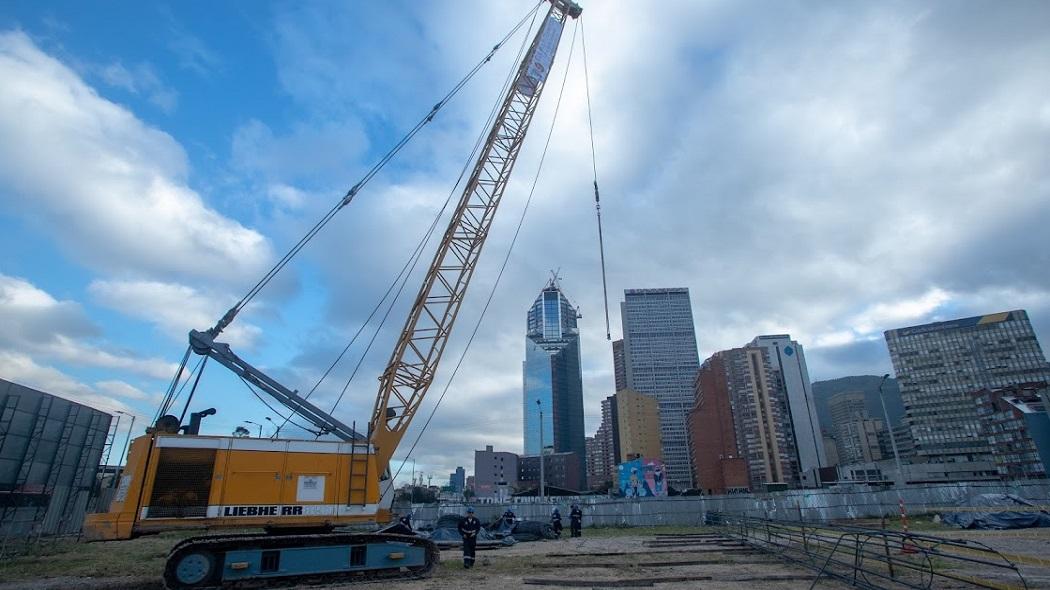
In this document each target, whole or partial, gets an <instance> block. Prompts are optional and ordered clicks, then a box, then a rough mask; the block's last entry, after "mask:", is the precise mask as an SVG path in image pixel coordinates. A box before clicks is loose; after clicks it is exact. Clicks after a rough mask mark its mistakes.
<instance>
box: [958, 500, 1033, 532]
mask: <svg viewBox="0 0 1050 590" xmlns="http://www.w3.org/2000/svg"><path fill="white" fill-rule="evenodd" d="M959 505H960V506H962V507H967V508H975V509H976V510H967V511H961V512H949V513H947V514H945V515H944V516H943V517H942V520H943V521H944V523H945V524H948V525H952V526H957V527H959V528H963V529H996V530H1002V529H1026V528H1035V527H1050V514H1048V513H1047V512H1046V511H1045V510H1038V509H1037V508H1038V507H1037V506H1036V505H1035V504H1033V503H1032V502H1029V501H1028V500H1025V499H1024V498H1021V497H1018V496H1014V495H1013V494H978V495H976V496H973V497H971V498H968V499H967V500H965V501H963V502H961V503H960V504H959ZM979 508H998V510H979ZM1003 508H1023V509H1027V510H1002V509H1003Z"/></svg>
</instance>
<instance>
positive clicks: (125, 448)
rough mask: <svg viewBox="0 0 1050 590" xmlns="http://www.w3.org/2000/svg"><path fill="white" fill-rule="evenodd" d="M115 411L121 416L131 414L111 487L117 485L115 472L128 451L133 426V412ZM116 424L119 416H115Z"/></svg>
mask: <svg viewBox="0 0 1050 590" xmlns="http://www.w3.org/2000/svg"><path fill="white" fill-rule="evenodd" d="M116 413H117V414H121V415H122V416H131V426H128V436H127V438H125V439H124V448H123V449H122V450H121V451H120V459H117V471H114V475H113V485H112V486H111V487H117V477H116V474H117V473H118V472H119V471H120V464H121V463H123V462H124V455H125V454H126V453H127V452H128V446H130V445H131V431H132V430H134V428H135V414H128V413H126V412H121V411H120V410H117V411H116ZM117 425H118V426H119V425H120V417H119V416H118V417H117ZM116 438H117V433H116V432H114V433H113V439H114V441H115V440H116Z"/></svg>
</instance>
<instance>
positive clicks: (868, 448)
mask: <svg viewBox="0 0 1050 590" xmlns="http://www.w3.org/2000/svg"><path fill="white" fill-rule="evenodd" d="M828 410H829V411H830V412H831V428H832V432H834V433H835V443H836V454H837V455H838V458H839V461H838V462H839V463H841V464H842V465H852V464H854V463H866V462H869V461H879V460H881V459H884V458H885V457H883V453H882V447H881V445H880V442H879V441H880V439H882V438H884V437H885V435H884V434H883V432H884V431H885V430H886V428H885V426H884V425H883V423H882V420H880V419H878V418H872V417H870V416H869V415H868V408H867V405H866V403H865V401H864V393H863V392H860V391H845V392H842V393H839V394H836V395H833V396H831V399H829V400H828Z"/></svg>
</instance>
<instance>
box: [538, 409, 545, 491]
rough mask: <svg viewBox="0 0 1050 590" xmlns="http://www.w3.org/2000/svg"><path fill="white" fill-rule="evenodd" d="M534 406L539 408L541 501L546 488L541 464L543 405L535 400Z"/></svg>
mask: <svg viewBox="0 0 1050 590" xmlns="http://www.w3.org/2000/svg"><path fill="white" fill-rule="evenodd" d="M536 405H537V406H538V407H539V408H540V496H539V497H540V500H542V499H543V496H544V493H543V492H544V488H546V481H545V479H544V477H543V463H544V461H543V459H544V456H543V404H541V403H540V400H538V399H537V400H536Z"/></svg>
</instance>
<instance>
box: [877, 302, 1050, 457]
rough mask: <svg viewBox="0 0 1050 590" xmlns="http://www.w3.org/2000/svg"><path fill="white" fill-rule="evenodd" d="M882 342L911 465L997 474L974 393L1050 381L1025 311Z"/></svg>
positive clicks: (914, 330) (906, 332) (915, 330)
mask: <svg viewBox="0 0 1050 590" xmlns="http://www.w3.org/2000/svg"><path fill="white" fill-rule="evenodd" d="M885 335H886V345H887V347H888V348H889V351H890V359H891V360H892V361H893V369H894V371H895V372H896V373H897V379H898V381H899V382H900V386H901V398H902V399H903V401H904V407H905V410H906V416H905V418H904V421H905V423H906V424H907V425H908V427H909V428H910V430H911V434H912V438H913V439H914V444H915V458H914V461H916V462H919V463H940V464H955V463H963V462H982V463H986V464H987V465H990V466H991V469H992V471H991V473H990V474H989V473H987V472H982V471H980V470H979V469H977V468H975V469H972V470H970V471H969V472H967V475H973V476H980V475H995V471H994V462H992V448H991V446H990V445H989V443H988V441H987V439H986V438H984V437H983V436H982V433H981V428H980V421H979V419H978V414H977V407H976V405H975V404H974V399H973V396H972V395H971V394H972V393H973V392H976V391H978V390H980V389H996V388H1002V387H1008V386H1011V385H1018V384H1022V383H1030V382H1033V381H1046V380H1050V364H1047V362H1046V358H1045V357H1044V356H1043V351H1042V349H1041V348H1040V347H1039V341H1038V340H1036V336H1035V332H1034V331H1033V330H1032V324H1031V323H1030V322H1029V321H1028V314H1027V313H1026V312H1025V311H1023V310H1015V311H1007V312H1002V313H995V314H990V315H984V316H975V317H970V318H963V319H958V320H951V321H946V322H935V323H932V324H925V325H921V326H912V327H909V328H899V329H896V330H887V331H886V333H885Z"/></svg>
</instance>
